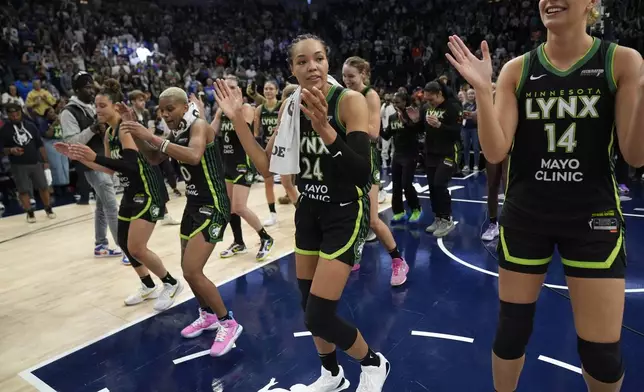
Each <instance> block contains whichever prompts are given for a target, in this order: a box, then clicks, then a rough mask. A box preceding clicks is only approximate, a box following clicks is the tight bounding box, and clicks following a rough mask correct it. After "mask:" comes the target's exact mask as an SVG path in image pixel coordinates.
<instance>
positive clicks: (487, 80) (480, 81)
mask: <svg viewBox="0 0 644 392" xmlns="http://www.w3.org/2000/svg"><path fill="white" fill-rule="evenodd" d="M447 46H448V47H449V50H450V52H452V54H449V53H446V54H445V57H447V60H449V62H450V63H452V65H453V66H454V68H456V70H457V71H458V73H460V74H461V76H463V77H464V78H465V80H467V82H468V83H469V84H470V85H471V86H472V87H474V89H475V90H476V89H479V88H483V87H485V86H487V85H490V84H491V83H492V60H491V59H490V49H489V47H488V45H487V42H486V41H483V42H481V53H482V54H483V59H481V60H479V59H478V58H477V57H476V56H474V55H473V54H472V52H471V51H470V50H469V49H468V48H467V46H466V45H465V44H464V43H463V41H462V40H461V39H460V38H459V37H458V36H457V35H452V36H451V37H449V43H448V44H447Z"/></svg>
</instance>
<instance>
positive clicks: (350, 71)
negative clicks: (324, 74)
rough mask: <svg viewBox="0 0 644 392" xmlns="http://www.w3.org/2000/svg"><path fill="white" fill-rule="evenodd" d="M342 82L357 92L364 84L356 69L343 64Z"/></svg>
mask: <svg viewBox="0 0 644 392" xmlns="http://www.w3.org/2000/svg"><path fill="white" fill-rule="evenodd" d="M342 81H343V82H344V85H345V86H347V87H348V88H350V89H351V90H354V91H359V90H360V87H362V84H363V83H364V75H363V74H362V73H360V71H358V69H357V68H356V67H353V66H351V65H349V64H344V66H342Z"/></svg>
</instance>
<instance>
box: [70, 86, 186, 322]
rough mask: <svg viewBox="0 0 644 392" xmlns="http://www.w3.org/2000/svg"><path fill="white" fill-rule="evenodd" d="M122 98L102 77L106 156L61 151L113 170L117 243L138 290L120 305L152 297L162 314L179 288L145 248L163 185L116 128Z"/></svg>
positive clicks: (80, 148)
mask: <svg viewBox="0 0 644 392" xmlns="http://www.w3.org/2000/svg"><path fill="white" fill-rule="evenodd" d="M123 99H124V97H123V93H122V92H121V87H120V86H119V83H118V81H116V80H114V79H107V80H106V81H105V87H104V88H103V89H102V90H101V91H100V92H99V93H98V94H97V95H96V114H97V118H98V121H100V122H101V123H106V124H107V125H108V126H109V127H108V129H107V130H106V131H105V154H106V156H100V155H99V156H97V155H96V153H94V152H93V151H92V149H91V148H89V147H88V146H87V145H84V144H72V145H67V146H68V147H67V150H66V151H64V152H63V151H61V152H63V153H65V154H66V155H68V156H69V157H70V158H72V159H75V160H78V161H80V162H81V163H82V164H84V165H85V166H87V167H90V168H92V169H94V170H99V171H103V172H105V173H108V174H110V175H111V174H114V173H115V172H116V174H117V175H118V176H119V182H120V184H121V185H122V186H123V187H124V193H123V198H122V199H121V205H120V207H119V214H118V230H117V232H118V233H117V236H118V239H117V241H118V243H119V246H120V247H121V249H123V252H124V253H125V254H126V255H127V257H128V258H129V259H130V263H131V265H132V267H133V268H134V271H135V272H136V273H137V275H138V276H139V278H140V279H141V287H140V289H139V290H138V292H137V293H135V294H132V295H130V296H129V297H128V298H126V299H125V304H126V305H128V306H131V305H136V304H139V303H141V302H143V301H145V300H148V299H155V298H156V302H155V304H154V309H155V310H157V311H162V310H165V309H168V308H169V307H170V306H172V304H173V303H174V300H175V299H176V297H177V296H178V295H179V293H181V291H182V290H183V284H182V283H181V281H178V280H176V279H175V278H173V277H172V275H171V274H170V273H169V272H168V271H167V270H166V268H165V266H164V265H163V262H162V261H161V259H160V258H159V256H157V255H156V254H155V253H154V252H153V251H151V250H150V249H149V248H148V241H149V240H150V236H151V235H152V231H153V230H154V226H155V225H156V222H157V221H158V220H162V219H163V204H164V200H163V197H162V195H161V186H162V185H161V184H160V183H159V181H158V180H159V179H158V176H157V175H156V173H155V172H154V169H153V168H152V166H150V164H149V163H148V162H147V161H146V160H145V158H144V157H143V155H142V154H141V153H140V151H139V148H138V147H137V145H136V144H135V142H134V140H133V138H132V136H131V135H128V134H126V133H125V132H124V131H123V130H122V129H121V127H120V125H121V116H120V114H119V111H118V110H117V107H118V106H120V105H122V104H121V103H120V102H122V101H123ZM146 131H147V130H146ZM148 270H149V271H152V273H154V274H155V275H156V276H157V277H158V278H159V279H161V282H163V289H162V290H158V289H157V287H156V285H155V284H154V281H153V280H152V278H151V277H150V273H149V271H148Z"/></svg>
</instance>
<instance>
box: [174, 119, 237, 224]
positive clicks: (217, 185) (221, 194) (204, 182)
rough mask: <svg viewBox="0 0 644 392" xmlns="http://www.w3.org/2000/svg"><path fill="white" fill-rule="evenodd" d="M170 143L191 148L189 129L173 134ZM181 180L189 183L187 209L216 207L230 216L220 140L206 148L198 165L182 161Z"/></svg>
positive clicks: (187, 185) (180, 166)
mask: <svg viewBox="0 0 644 392" xmlns="http://www.w3.org/2000/svg"><path fill="white" fill-rule="evenodd" d="M170 140H171V141H172V142H173V143H176V144H178V145H180V146H183V147H188V145H189V144H190V128H188V129H186V130H184V131H182V132H173V133H172V134H171V135H170ZM179 170H180V171H181V176H182V177H183V179H184V180H185V182H186V198H187V199H188V200H187V204H188V205H194V206H214V207H215V208H216V209H217V210H218V211H219V212H221V213H223V214H225V215H226V216H228V215H230V200H229V199H228V194H227V193H226V183H225V181H224V168H223V164H222V161H221V153H220V148H219V146H218V145H217V139H216V138H215V140H213V141H212V142H210V143H209V144H207V145H206V149H205V150H204V153H203V156H202V157H201V160H200V161H199V163H198V164H197V165H191V164H188V163H185V162H181V161H179Z"/></svg>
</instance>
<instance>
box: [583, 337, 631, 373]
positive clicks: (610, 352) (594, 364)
mask: <svg viewBox="0 0 644 392" xmlns="http://www.w3.org/2000/svg"><path fill="white" fill-rule="evenodd" d="M577 351H578V352H579V358H580V359H581V364H582V366H583V367H584V370H585V371H586V373H588V375H590V376H591V377H592V378H594V379H595V380H597V381H600V382H603V383H606V384H614V383H616V382H617V381H619V380H620V379H621V378H622V376H623V375H624V364H623V362H622V351H621V348H620V342H615V343H594V342H589V341H587V340H584V339H582V338H580V337H579V336H577Z"/></svg>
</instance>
